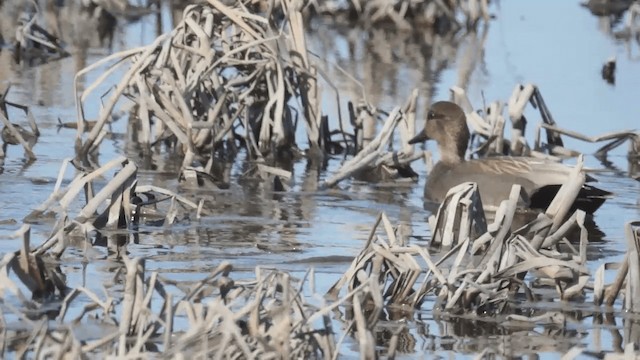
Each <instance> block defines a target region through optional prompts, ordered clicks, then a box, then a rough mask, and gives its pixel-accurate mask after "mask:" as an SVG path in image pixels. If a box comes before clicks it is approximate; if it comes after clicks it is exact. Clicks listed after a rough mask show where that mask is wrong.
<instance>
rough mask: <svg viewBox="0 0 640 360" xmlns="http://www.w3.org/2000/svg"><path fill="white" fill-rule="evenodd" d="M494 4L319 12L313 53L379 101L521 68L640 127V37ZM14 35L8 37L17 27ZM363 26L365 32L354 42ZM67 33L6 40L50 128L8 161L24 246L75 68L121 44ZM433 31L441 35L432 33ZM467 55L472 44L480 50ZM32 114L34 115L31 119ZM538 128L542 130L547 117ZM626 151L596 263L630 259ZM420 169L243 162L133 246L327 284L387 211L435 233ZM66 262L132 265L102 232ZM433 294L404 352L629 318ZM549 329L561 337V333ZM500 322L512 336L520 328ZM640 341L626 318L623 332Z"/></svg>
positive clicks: (153, 178)
mask: <svg viewBox="0 0 640 360" xmlns="http://www.w3.org/2000/svg"><path fill="white" fill-rule="evenodd" d="M164 9H165V12H163V20H164V24H163V29H164V30H168V29H169V28H170V26H169V24H168V20H169V16H168V7H167V6H166V5H165V6H164ZM550 9H554V10H553V11H550ZM491 10H492V13H493V14H495V16H496V18H495V19H494V20H492V21H491V22H490V24H489V26H488V27H487V28H486V29H481V31H480V34H477V35H467V36H463V35H462V34H458V35H457V36H456V37H455V38H453V39H452V38H438V37H435V38H434V37H430V36H429V35H428V34H422V37H421V36H416V35H412V36H408V35H407V34H395V35H392V34H388V33H385V32H382V31H381V32H369V33H361V32H360V30H353V29H340V28H330V29H329V28H326V25H325V24H323V23H322V22H318V23H317V24H314V26H313V27H312V28H313V29H314V31H313V33H311V34H310V38H309V43H310V48H311V50H312V51H313V52H315V53H316V54H322V55H323V56H321V57H323V58H325V59H327V60H328V61H329V63H334V64H338V65H340V67H342V68H343V69H345V70H346V71H347V72H348V73H349V74H351V75H352V76H353V77H355V78H356V79H358V80H359V81H360V82H361V83H362V84H363V86H364V89H365V90H364V91H365V92H366V94H367V98H368V99H369V101H370V102H372V103H374V104H379V106H380V107H382V108H384V109H385V110H390V109H391V108H392V107H393V106H396V105H401V104H403V103H404V102H405V101H406V99H407V98H408V96H409V94H410V92H411V91H412V90H413V89H414V88H418V89H419V90H420V92H421V98H420V107H419V109H420V110H419V113H420V114H421V113H423V112H424V108H425V107H426V106H427V104H428V103H430V102H432V101H434V100H439V99H445V98H448V89H449V87H451V86H453V85H458V86H461V87H463V88H465V89H466V90H467V93H468V95H469V98H470V100H471V101H472V103H473V104H474V106H475V107H480V105H481V104H482V103H483V100H486V102H490V101H493V100H496V99H499V100H502V101H505V102H506V101H507V100H508V97H509V95H510V93H511V91H512V89H513V87H514V86H515V84H516V83H528V82H531V83H535V84H537V85H538V86H539V87H540V89H541V92H542V94H543V96H544V98H545V101H546V103H547V106H548V107H549V109H550V111H551V113H552V114H553V116H554V118H555V120H556V121H557V122H558V123H559V125H560V126H561V127H565V128H569V129H574V130H577V131H579V132H582V133H584V134H587V135H592V136H593V135H598V134H602V133H605V132H609V131H613V130H623V129H633V128H634V127H637V124H638V120H637V119H638V114H640V102H639V101H637V99H636V98H637V89H639V88H640V63H639V62H638V59H637V58H638V56H637V54H638V52H639V51H640V50H639V49H638V44H637V43H635V44H631V45H628V44H626V43H624V42H621V41H617V40H615V39H613V37H612V36H611V35H610V34H607V32H606V31H603V30H602V23H604V22H605V20H603V19H598V18H597V17H595V16H593V15H591V14H590V13H589V11H588V10H587V9H585V8H582V7H581V6H579V4H578V3H577V2H555V1H554V2H553V4H551V3H549V4H543V3H541V2H539V1H536V2H498V3H497V4H494V5H493V6H492V8H491ZM155 21H156V17H155V16H147V17H144V18H142V19H141V20H140V21H136V22H131V23H123V22H121V27H120V28H119V29H118V30H117V31H116V34H115V38H114V51H117V50H121V49H126V48H131V47H134V46H139V45H142V44H146V43H149V42H150V41H151V40H152V39H153V38H155V28H156V23H155ZM3 30H4V28H3ZM2 35H3V37H4V38H5V39H9V38H10V35H9V34H7V33H3V34H2ZM354 37H355V39H356V40H357V41H355V42H350V40H349V39H353V38H354ZM328 39H330V40H331V41H329V40H328ZM363 40H364V41H363ZM367 40H369V41H367ZM381 40H384V41H381ZM416 40H420V41H416ZM67 41H68V43H69V47H70V51H71V52H72V53H73V56H72V57H70V58H66V59H63V60H60V61H55V62H51V63H47V64H44V65H40V66H37V67H28V66H22V65H16V64H15V63H14V62H13V60H12V59H11V53H10V50H9V49H8V48H4V49H2V51H1V52H0V79H3V80H5V81H10V82H12V83H13V87H12V91H11V93H10V95H9V100H11V101H14V102H17V103H21V104H24V105H28V106H30V108H31V110H32V111H33V113H34V115H35V117H36V119H37V120H38V124H39V126H40V130H41V132H42V135H41V137H40V139H39V142H38V143H37V145H36V146H35V148H34V151H35V154H36V156H37V158H38V159H37V160H36V161H35V162H34V163H32V164H26V163H25V162H24V160H23V157H22V150H21V149H19V148H18V147H10V148H9V150H8V154H7V157H6V159H5V162H4V166H3V171H2V174H1V175H0V202H1V203H2V206H0V221H5V220H9V219H15V220H16V222H17V223H16V224H6V225H0V253H2V254H4V253H6V252H10V251H15V250H16V249H17V248H18V247H19V241H18V240H11V239H9V238H8V236H9V235H10V234H11V233H12V232H13V231H15V230H16V229H18V228H19V227H20V224H21V220H22V218H23V217H24V216H26V215H27V214H28V213H29V212H30V211H31V209H33V208H34V207H35V206H37V205H39V204H40V203H41V202H43V201H44V200H46V198H47V197H48V195H49V194H50V192H51V191H52V189H53V185H54V183H55V178H56V177H57V174H58V170H59V168H60V165H61V163H62V160H63V159H65V158H70V157H73V155H74V149H73V141H74V139H75V130H72V129H58V127H57V122H58V118H61V119H62V120H63V121H74V119H75V107H74V102H73V76H74V74H75V72H76V71H77V70H78V69H80V68H82V67H83V66H84V65H86V64H91V63H93V62H95V61H96V60H98V59H100V58H101V57H103V56H104V55H106V54H108V53H109V52H108V50H106V49H105V48H103V47H100V46H97V44H96V41H95V39H93V40H92V42H91V44H92V46H90V47H89V48H88V49H82V51H81V47H80V46H78V45H77V44H74V42H73V41H72V40H70V39H67ZM385 41H386V43H385ZM387 43H388V44H392V45H386V44H387ZM424 43H427V44H434V43H435V44H438V46H436V47H434V48H430V46H427V45H424ZM482 43H483V44H484V45H483V46H481V44H482ZM350 44H355V48H353V49H351V50H350V47H349V45H350ZM372 44H376V45H377V46H373V45H372ZM426 48H429V49H426ZM434 49H435V50H434ZM468 54H472V55H473V56H471V57H470V58H469V57H468ZM612 55H615V56H616V57H617V60H618V62H617V67H618V69H617V79H616V80H617V81H616V84H615V86H612V85H609V84H607V83H606V82H605V81H604V80H602V79H601V78H600V67H601V65H602V64H603V63H604V61H605V60H606V59H607V58H609V57H610V56H612ZM470 63H471V65H470ZM326 72H327V74H329V76H328V77H329V78H330V79H332V81H333V82H334V85H336V86H337V87H338V88H339V89H340V99H341V100H340V102H341V104H340V105H341V108H342V110H343V111H345V109H346V102H347V100H350V99H353V100H356V97H357V96H359V95H360V94H361V93H362V89H361V88H360V87H359V86H356V85H354V83H353V82H351V81H349V80H348V79H347V77H345V76H344V75H343V74H342V73H341V72H340V71H338V70H337V69H336V68H335V67H332V66H328V67H327V68H326ZM86 84H87V82H85V83H84V85H86ZM324 89H327V90H325V96H324V98H323V104H324V106H325V109H324V110H325V111H326V113H328V114H329V115H330V116H332V117H333V118H335V117H336V116H335V114H336V112H337V111H338V110H337V109H338V107H337V105H336V101H335V94H333V93H332V92H331V90H330V88H329V87H328V86H325V87H324ZM94 105H95V107H94V108H93V109H89V111H90V112H91V111H93V113H94V114H93V115H95V113H97V108H98V106H99V102H98V101H97V100H96V102H95V104H94ZM16 116H17V115H16ZM527 117H528V119H529V124H530V125H529V129H533V127H534V126H535V125H534V124H536V123H537V121H538V120H539V116H538V114H537V113H535V112H534V111H533V110H532V109H529V110H528V112H527ZM20 119H22V118H20ZM19 123H20V124H21V125H23V126H28V125H27V123H26V121H24V122H20V121H19ZM125 130H126V125H125V124H124V123H116V124H115V126H114V131H115V132H116V133H120V134H122V133H124V132H125ZM528 135H529V138H530V139H532V138H533V131H531V130H530V132H529V134H528ZM567 145H568V147H570V148H574V149H576V150H579V151H582V152H585V153H593V152H594V151H595V150H596V149H597V148H598V145H594V144H586V143H582V142H578V141H574V140H568V141H567ZM428 146H432V145H428ZM125 149H127V144H126V143H124V142H123V140H122V138H121V137H120V138H119V137H115V138H113V139H109V140H107V141H106V142H105V144H103V145H102V147H101V153H100V161H101V163H104V162H106V161H108V160H110V159H112V158H113V157H115V156H116V154H119V153H122V152H124V150H125ZM625 152H626V146H623V147H622V148H619V149H617V150H615V151H614V152H613V153H612V154H611V156H610V157H609V159H608V160H609V161H611V162H612V164H613V166H614V168H613V169H604V166H603V165H602V164H601V163H600V161H598V160H597V159H595V158H593V157H589V158H588V159H587V164H588V166H589V167H592V168H594V169H604V170H603V171H602V172H598V173H596V174H595V176H596V177H597V178H598V179H599V180H600V186H601V187H602V188H604V189H607V190H610V191H612V192H614V193H615V194H616V196H615V197H614V198H612V199H610V200H609V201H607V202H606V203H605V204H604V205H603V206H602V208H601V209H600V210H599V211H598V213H597V214H596V216H595V221H596V223H597V225H598V227H599V229H600V230H601V231H602V232H604V234H605V235H604V239H603V241H602V242H599V243H594V244H591V245H590V246H591V248H590V258H592V259H597V260H594V261H591V262H590V263H589V267H590V270H592V271H595V269H596V268H597V267H598V266H599V265H600V264H601V263H602V262H612V261H619V260H621V259H622V256H623V253H624V251H625V250H626V244H625V242H626V240H625V237H624V224H625V222H627V221H630V220H637V219H640V182H638V181H634V180H633V179H631V178H630V177H629V172H630V168H631V166H630V164H628V162H627V159H626V156H625ZM131 156H135V155H131ZM154 160H155V162H156V165H157V166H158V168H159V169H160V170H162V171H164V170H167V171H168V169H170V168H171V166H175V164H173V163H172V162H171V161H169V160H166V159H154ZM340 161H341V159H340V158H335V159H332V160H331V161H330V162H329V165H328V171H329V173H330V172H331V170H335V169H336V168H337V167H338V166H339V165H340ZM571 162H572V161H569V163H571ZM415 169H416V170H417V171H418V172H419V173H420V175H421V176H420V181H419V182H418V183H416V184H409V185H407V184H399V185H397V186H378V185H372V184H365V183H360V182H355V181H353V182H345V183H343V184H340V186H339V188H338V189H335V190H330V191H322V192H318V191H315V185H316V184H317V183H318V182H319V181H320V180H321V179H323V178H324V176H325V175H326V172H320V173H318V172H316V171H307V170H306V164H305V163H302V162H301V163H296V164H295V165H294V169H293V173H294V178H293V180H292V182H291V183H290V184H289V185H291V186H292V189H293V191H291V192H289V193H285V194H274V193H272V192H271V191H270V190H268V189H267V188H268V186H267V185H265V184H256V183H253V184H252V183H246V182H242V181H239V179H240V177H241V175H242V173H243V171H244V167H243V166H242V165H236V166H234V168H233V170H232V179H233V181H232V184H231V188H230V189H227V190H219V191H212V192H211V193H207V194H204V196H205V197H207V198H208V199H209V200H210V202H211V204H212V206H211V209H210V210H211V211H212V213H213V214H212V215H211V216H208V217H205V218H203V219H201V220H199V221H198V220H184V221H182V222H180V223H178V224H176V225H174V226H173V227H171V228H170V229H163V228H158V227H153V226H145V227H142V228H141V231H140V236H139V239H137V240H136V242H135V243H132V244H130V245H129V246H128V247H127V251H128V252H129V255H130V256H131V257H137V256H144V257H145V258H146V259H147V263H146V268H147V270H151V271H158V272H160V273H161V274H163V275H164V276H166V277H167V278H171V279H176V280H198V279H201V278H202V277H203V276H204V275H205V274H208V273H209V272H211V270H213V269H215V268H216V267H217V266H218V265H219V263H220V261H222V260H228V261H230V262H231V263H232V264H233V265H234V269H236V270H239V271H241V272H242V273H245V272H246V273H247V274H249V273H251V272H252V271H253V269H254V267H255V266H257V265H260V266H262V267H266V268H278V269H284V270H288V271H291V272H292V273H293V274H294V275H302V274H303V273H304V272H305V271H306V270H307V268H308V267H309V266H313V267H314V268H315V269H316V286H317V289H318V291H319V292H320V293H324V291H326V290H327V289H328V288H329V286H331V284H332V283H333V282H334V281H335V280H337V278H338V276H339V275H340V274H342V272H343V271H344V270H345V269H346V268H347V267H348V265H349V263H350V261H351V259H352V258H353V256H355V255H356V254H357V253H358V252H359V251H360V249H361V247H362V246H363V244H364V240H366V238H367V236H368V233H369V231H370V228H371V226H372V225H373V223H374V221H375V219H376V217H377V215H378V214H379V213H380V212H381V211H384V212H385V213H386V214H387V215H388V216H389V218H390V219H391V220H392V222H393V223H394V224H404V225H407V226H408V227H410V228H411V231H412V234H413V236H412V237H411V241H412V242H415V243H418V244H421V245H424V244H426V243H427V239H428V238H429V234H428V232H429V230H428V226H427V225H426V222H425V220H426V218H427V217H428V215H429V213H428V212H426V211H425V210H424V209H423V206H422V200H421V195H422V186H423V184H424V179H425V175H426V167H425V166H424V164H421V163H419V162H416V163H415ZM69 178H70V174H67V179H69ZM145 181H148V182H149V183H153V184H154V185H159V186H163V187H167V188H170V189H172V188H175V187H176V185H177V184H176V182H175V180H173V179H172V177H171V176H159V175H158V174H157V173H154V172H149V173H143V174H142V175H141V182H143V183H144V182H145ZM200 195H202V194H200ZM50 226H51V224H50V223H46V222H43V223H42V224H35V225H34V226H33V233H32V242H34V243H36V244H37V243H39V242H41V241H42V240H44V239H45V238H46V237H47V235H48V231H49V229H50ZM62 263H63V264H64V265H63V266H62V271H63V272H64V273H65V274H67V284H68V285H69V286H79V285H84V286H87V287H89V288H90V289H92V290H95V291H97V292H99V293H101V291H102V284H103V282H110V281H111V278H112V273H113V271H114V269H116V268H118V267H121V266H122V264H121V263H120V262H119V261H116V260H114V258H113V256H110V255H109V253H108V251H107V250H106V249H105V248H100V247H96V248H93V249H91V250H89V251H84V250H82V249H70V250H68V251H67V252H65V253H64V255H63V257H62ZM88 279H90V280H88ZM79 305H82V304H81V303H79ZM431 306H432V304H431V303H430V302H426V303H425V304H424V305H423V308H422V311H420V312H419V316H420V317H421V319H420V320H417V321H412V322H409V325H408V330H407V331H406V332H405V333H404V335H406V336H403V339H404V342H403V344H404V345H405V346H406V349H405V350H406V352H405V356H412V357H413V356H415V355H426V354H431V355H435V354H437V355H442V356H449V355H454V353H455V354H468V355H471V354H477V353H479V352H481V351H482V350H484V349H485V348H486V347H490V348H494V349H498V348H501V347H504V346H507V347H508V349H507V350H504V351H503V352H502V353H503V354H505V355H514V356H518V355H523V354H534V353H535V354H540V355H543V356H544V355H548V356H549V357H556V356H557V355H558V354H561V353H565V352H566V351H568V349H570V348H571V347H572V346H573V345H578V344H581V345H583V346H585V347H587V348H588V349H590V350H594V351H600V350H616V348H615V346H614V344H615V339H616V330H619V331H620V332H622V324H621V322H620V321H619V323H618V324H617V325H608V326H606V327H605V326H604V325H597V324H595V320H593V319H587V320H583V321H577V320H576V321H570V322H568V323H567V324H566V325H565V327H557V326H543V325H538V326H535V327H531V328H529V327H522V324H520V325H512V326H511V325H506V326H498V324H497V323H492V322H491V321H489V322H487V323H481V324H475V326H471V327H469V323H468V322H460V321H457V320H456V321H451V322H443V321H436V320H434V319H433V314H431V312H430V311H429V309H430V308H431ZM554 308H556V307H554ZM497 321H499V320H497ZM502 325H504V324H502ZM549 333H553V334H554V335H557V336H548V335H549ZM502 335H509V338H510V340H509V342H508V343H507V342H505V341H506V340H505V339H506V338H505V337H503V336H502ZM543 335H547V336H543ZM618 335H619V334H618ZM380 336H381V337H384V336H383V335H380ZM551 339H553V341H552V340H551ZM639 340H640V339H637V338H633V336H632V335H631V334H630V333H628V332H627V333H625V341H629V342H630V341H635V342H636V343H637V342H638V341H639ZM346 346H347V350H345V354H346V355H348V356H349V355H353V356H356V351H357V349H358V347H357V344H356V343H355V342H351V343H347V345H346ZM350 351H353V352H350Z"/></svg>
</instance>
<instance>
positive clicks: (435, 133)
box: [409, 101, 469, 163]
mask: <svg viewBox="0 0 640 360" xmlns="http://www.w3.org/2000/svg"><path fill="white" fill-rule="evenodd" d="M426 140H435V141H436V143H437V144H438V150H439V151H440V161H442V162H445V163H459V162H462V161H464V155H465V153H466V152H467V144H468V143H469V128H468V127H467V116H466V115H465V113H464V111H463V110H462V109H461V108H460V106H458V105H456V104H454V103H452V102H449V101H438V102H436V103H434V104H433V105H431V108H430V109H429V111H428V112H427V121H426V123H425V126H424V129H422V131H420V132H419V133H418V135H416V136H415V137H414V138H413V139H411V140H409V144H416V143H420V142H424V141H426Z"/></svg>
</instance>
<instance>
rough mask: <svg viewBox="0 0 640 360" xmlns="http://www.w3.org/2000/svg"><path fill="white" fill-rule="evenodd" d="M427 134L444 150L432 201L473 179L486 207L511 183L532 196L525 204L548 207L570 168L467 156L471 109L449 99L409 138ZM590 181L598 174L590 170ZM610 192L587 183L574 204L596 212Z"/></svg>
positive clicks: (430, 183)
mask: <svg viewBox="0 0 640 360" xmlns="http://www.w3.org/2000/svg"><path fill="white" fill-rule="evenodd" d="M426 140H435V141H436V143H437V144H438V150H439V152H440V161H439V162H438V163H437V164H436V166H435V167H434V168H433V170H432V171H431V172H430V173H429V177H428V180H427V183H426V184H425V190H424V196H425V200H428V201H432V202H437V203H440V202H442V200H444V198H445V196H446V194H447V191H448V190H449V189H450V188H451V187H453V186H455V185H458V184H461V183H463V182H467V181H470V182H475V183H477V184H478V189H479V191H480V197H481V198H482V203H483V205H484V206H485V207H488V206H498V205H499V204H500V202H501V201H502V200H505V199H507V198H508V197H509V193H510V191H511V186H512V185H513V184H520V185H521V186H522V189H523V190H524V191H525V193H526V195H527V197H528V199H524V201H525V203H524V204H523V205H524V206H525V207H529V208H532V209H541V210H545V209H546V208H547V207H548V206H549V204H550V203H551V200H553V197H554V196H555V194H556V193H557V192H558V190H559V189H560V186H561V185H562V184H563V183H565V182H566V181H567V179H568V178H569V173H570V171H571V167H569V166H566V165H563V164H560V163H555V162H551V161H545V160H540V159H535V158H530V157H508V156H500V157H488V158H483V159H478V160H465V158H464V157H465V153H466V151H467V144H468V143H469V128H468V127H467V120H466V115H465V113H464V111H463V110H462V109H461V108H460V107H459V106H458V105H456V104H454V103H452V102H449V101H440V102H436V103H435V104H433V105H432V106H431V108H430V109H429V112H428V113H427V121H426V124H425V127H424V129H423V130H422V131H421V132H420V133H419V134H418V135H416V136H415V137H414V138H413V139H411V140H409V144H415V143H419V142H423V141H426ZM587 181H594V179H593V178H592V177H589V176H587ZM608 195H610V193H609V192H607V191H604V190H601V189H598V188H596V187H593V186H590V185H587V184H585V185H584V186H583V188H582V190H581V191H580V193H579V194H578V198H577V199H576V201H575V203H574V206H573V208H578V209H582V210H584V211H585V212H587V213H593V212H594V211H596V210H597V209H598V208H599V207H600V205H602V203H604V201H605V200H606V198H607V196H608Z"/></svg>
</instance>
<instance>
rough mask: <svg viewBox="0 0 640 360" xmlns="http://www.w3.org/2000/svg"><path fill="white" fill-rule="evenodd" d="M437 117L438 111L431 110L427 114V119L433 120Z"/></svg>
mask: <svg viewBox="0 0 640 360" xmlns="http://www.w3.org/2000/svg"><path fill="white" fill-rule="evenodd" d="M435 118H436V113H434V112H433V111H429V113H428V114H427V120H431V119H435Z"/></svg>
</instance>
